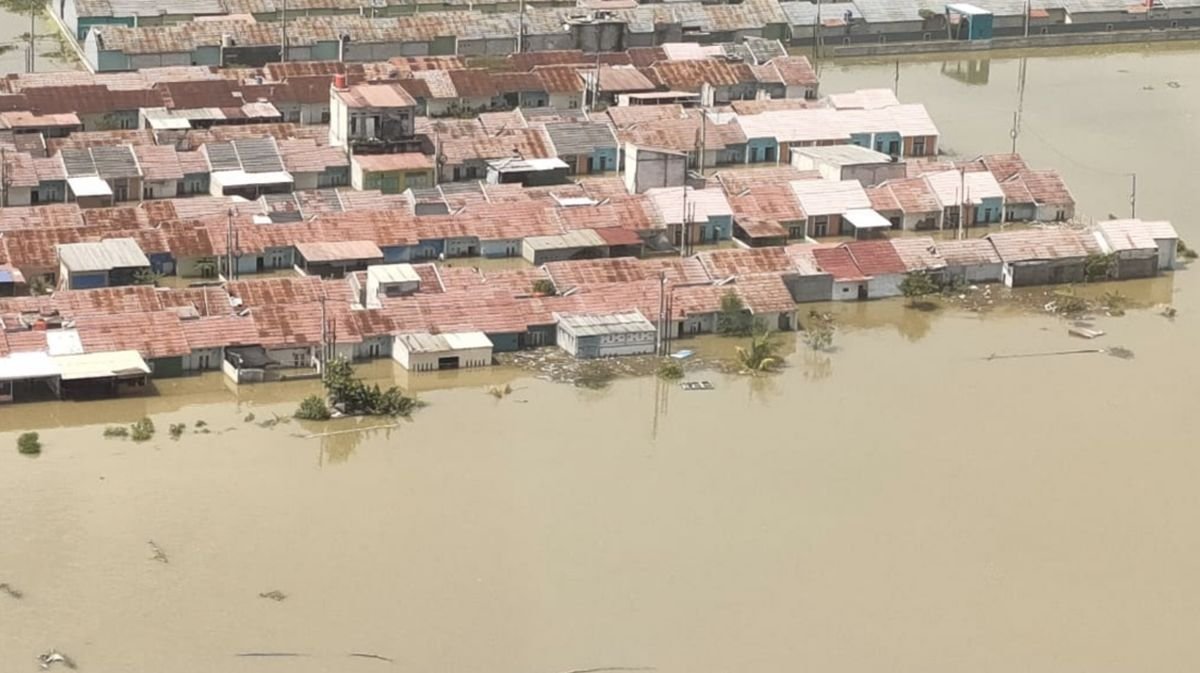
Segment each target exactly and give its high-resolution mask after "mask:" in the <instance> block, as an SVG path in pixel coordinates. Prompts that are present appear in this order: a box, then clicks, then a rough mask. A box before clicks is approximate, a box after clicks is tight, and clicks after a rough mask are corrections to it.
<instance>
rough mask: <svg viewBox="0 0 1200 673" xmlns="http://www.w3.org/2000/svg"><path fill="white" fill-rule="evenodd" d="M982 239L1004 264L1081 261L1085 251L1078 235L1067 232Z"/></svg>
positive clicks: (1031, 231) (1011, 233)
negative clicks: (990, 245)
mask: <svg viewBox="0 0 1200 673" xmlns="http://www.w3.org/2000/svg"><path fill="white" fill-rule="evenodd" d="M985 238H987V239H988V240H989V241H991V243H992V245H994V246H995V247H996V253H997V254H999V255H1000V259H1002V260H1004V261H1005V262H1007V263H1014V262H1033V261H1042V260H1054V259H1071V258H1080V259H1082V258H1084V257H1087V255H1088V250H1087V248H1086V247H1085V246H1084V245H1083V243H1082V242H1081V241H1080V234H1079V233H1077V232H1074V231H1071V230H1068V229H1028V230H1023V231H1005V232H1000V233H995V234H988V235H987V236H986V237H985Z"/></svg>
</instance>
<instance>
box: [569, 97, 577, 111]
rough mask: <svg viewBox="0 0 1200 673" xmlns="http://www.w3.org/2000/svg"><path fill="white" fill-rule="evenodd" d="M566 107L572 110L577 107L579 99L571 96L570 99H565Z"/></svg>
mask: <svg viewBox="0 0 1200 673" xmlns="http://www.w3.org/2000/svg"><path fill="white" fill-rule="evenodd" d="M567 107H569V108H571V109H572V110H574V109H575V108H577V107H579V99H578V98H572V99H571V100H569V101H567Z"/></svg>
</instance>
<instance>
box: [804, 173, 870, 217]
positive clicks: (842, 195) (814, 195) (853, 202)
mask: <svg viewBox="0 0 1200 673" xmlns="http://www.w3.org/2000/svg"><path fill="white" fill-rule="evenodd" d="M791 186H792V191H793V192H794V193H795V194H796V198H797V199H798V200H799V201H800V207H801V208H802V209H803V210H804V212H805V214H806V215H808V216H809V217H813V216H816V215H841V214H844V213H845V212H846V211H847V210H852V209H855V208H870V207H871V199H870V198H869V197H867V193H866V192H865V191H863V187H862V184H861V183H859V182H858V181H857V180H837V181H834V180H796V181H794V182H792V183H791Z"/></svg>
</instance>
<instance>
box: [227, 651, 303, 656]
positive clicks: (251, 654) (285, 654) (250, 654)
mask: <svg viewBox="0 0 1200 673" xmlns="http://www.w3.org/2000/svg"><path fill="white" fill-rule="evenodd" d="M234 656H235V657H307V656H308V655H307V654H301V653H299V652H238V653H237V654H235V655H234Z"/></svg>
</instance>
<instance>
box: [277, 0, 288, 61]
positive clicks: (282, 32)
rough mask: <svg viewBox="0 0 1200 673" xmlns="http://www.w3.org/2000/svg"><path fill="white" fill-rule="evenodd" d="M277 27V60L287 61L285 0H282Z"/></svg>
mask: <svg viewBox="0 0 1200 673" xmlns="http://www.w3.org/2000/svg"><path fill="white" fill-rule="evenodd" d="M280 19H282V20H281V21H280V23H281V24H282V25H280V27H279V62H280V63H287V59H288V53H287V49H288V39H287V0H283V14H282V15H281V16H280Z"/></svg>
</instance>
